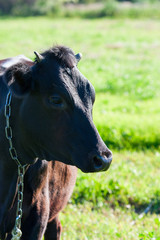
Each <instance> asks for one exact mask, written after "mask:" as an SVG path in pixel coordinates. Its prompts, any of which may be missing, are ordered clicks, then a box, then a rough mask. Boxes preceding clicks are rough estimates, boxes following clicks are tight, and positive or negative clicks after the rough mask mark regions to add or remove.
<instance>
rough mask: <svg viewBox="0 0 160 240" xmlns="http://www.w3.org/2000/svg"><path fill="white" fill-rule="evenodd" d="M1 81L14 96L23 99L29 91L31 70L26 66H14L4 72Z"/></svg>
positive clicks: (19, 64)
mask: <svg viewBox="0 0 160 240" xmlns="http://www.w3.org/2000/svg"><path fill="white" fill-rule="evenodd" d="M3 80H4V82H5V83H6V84H7V86H8V88H9V89H10V90H11V91H12V93H13V94H14V95H16V96H18V97H23V96H24V95H25V94H26V93H28V92H29V91H30V90H31V82H32V74H31V69H30V67H29V66H27V65H26V64H22V63H18V64H15V65H13V66H11V67H9V68H8V69H7V70H6V71H5V73H4V75H3Z"/></svg>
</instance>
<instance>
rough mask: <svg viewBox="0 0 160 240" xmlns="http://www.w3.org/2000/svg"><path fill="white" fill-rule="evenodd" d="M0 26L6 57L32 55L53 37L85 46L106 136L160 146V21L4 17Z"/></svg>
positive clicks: (117, 144) (120, 144) (85, 66)
mask: <svg viewBox="0 0 160 240" xmlns="http://www.w3.org/2000/svg"><path fill="white" fill-rule="evenodd" d="M0 29H1V38H0V53H1V58H5V57H9V56H14V55H17V54H22V53H23V54H25V55H26V56H27V57H30V58H33V57H34V56H33V51H34V50H38V51H41V50H44V49H46V48H47V47H49V46H52V45H53V43H54V44H55V43H60V44H65V45H68V46H71V47H72V48H73V49H74V51H75V52H79V51H81V52H82V53H83V55H84V57H83V60H82V61H81V62H80V63H79V68H80V70H81V71H82V73H83V74H84V75H86V76H87V77H88V79H89V80H90V81H91V82H92V83H93V85H94V86H95V89H96V92H97V103H96V106H95V110H94V120H95V123H96V124H97V127H98V129H99V131H100V133H101V134H102V135H103V139H104V141H105V142H106V143H107V144H108V145H109V147H111V148H116V149H124V148H126V147H127V148H130V149H145V148H148V149H149V148H153V149H158V148H159V146H160V128H159V119H160V107H159V102H160V81H159V76H160V68H159V63H160V54H159V50H160V41H159V39H160V31H159V29H160V23H159V21H156V20H146V21H143V20H141V21H137V20H134V21H132V20H107V19H103V20H92V21H91V20H82V19H81V20H80V19H73V20H72V19H51V18H50V19H47V18H24V19H23V18H18V19H1V21H0Z"/></svg>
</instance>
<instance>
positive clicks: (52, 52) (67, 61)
mask: <svg viewBox="0 0 160 240" xmlns="http://www.w3.org/2000/svg"><path fill="white" fill-rule="evenodd" d="M41 55H42V56H43V57H44V58H45V59H50V58H55V59H56V60H57V61H58V62H59V64H60V65H62V66H63V67H68V68H73V67H74V66H75V65H76V64H77V60H76V58H75V55H74V52H73V51H72V50H71V49H70V48H68V47H64V46H55V47H53V48H50V49H49V50H46V51H45V52H42V53H41Z"/></svg>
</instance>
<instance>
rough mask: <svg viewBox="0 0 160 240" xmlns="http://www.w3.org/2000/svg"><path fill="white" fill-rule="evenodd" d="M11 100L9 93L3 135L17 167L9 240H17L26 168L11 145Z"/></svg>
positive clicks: (19, 229)
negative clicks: (16, 183) (15, 193)
mask: <svg viewBox="0 0 160 240" xmlns="http://www.w3.org/2000/svg"><path fill="white" fill-rule="evenodd" d="M11 99H12V94H11V92H10V91H9V93H8V94H7V98H6V104H5V113H4V115H5V117H6V127H5V134H6V138H7V139H8V141H9V153H10V155H11V158H12V159H13V160H14V161H15V162H16V164H17V165H18V192H17V196H18V202H17V211H16V220H15V225H14V228H13V230H12V239H11V240H19V239H20V238H21V236H22V231H21V219H22V213H23V212H22V204H23V191H24V183H23V182H24V174H25V170H26V167H27V164H26V165H23V166H22V165H21V163H20V161H19V159H18V155H17V152H16V149H15V148H14V147H13V143H12V128H11V126H10V116H11Z"/></svg>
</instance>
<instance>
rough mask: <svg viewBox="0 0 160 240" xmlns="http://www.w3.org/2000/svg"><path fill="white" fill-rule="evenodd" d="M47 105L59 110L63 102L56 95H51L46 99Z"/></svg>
mask: <svg viewBox="0 0 160 240" xmlns="http://www.w3.org/2000/svg"><path fill="white" fill-rule="evenodd" d="M48 102H49V104H52V106H53V107H56V108H61V107H63V106H64V101H63V99H62V98H61V96H59V95H58V94H55V95H52V96H50V97H49V98H48Z"/></svg>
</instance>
